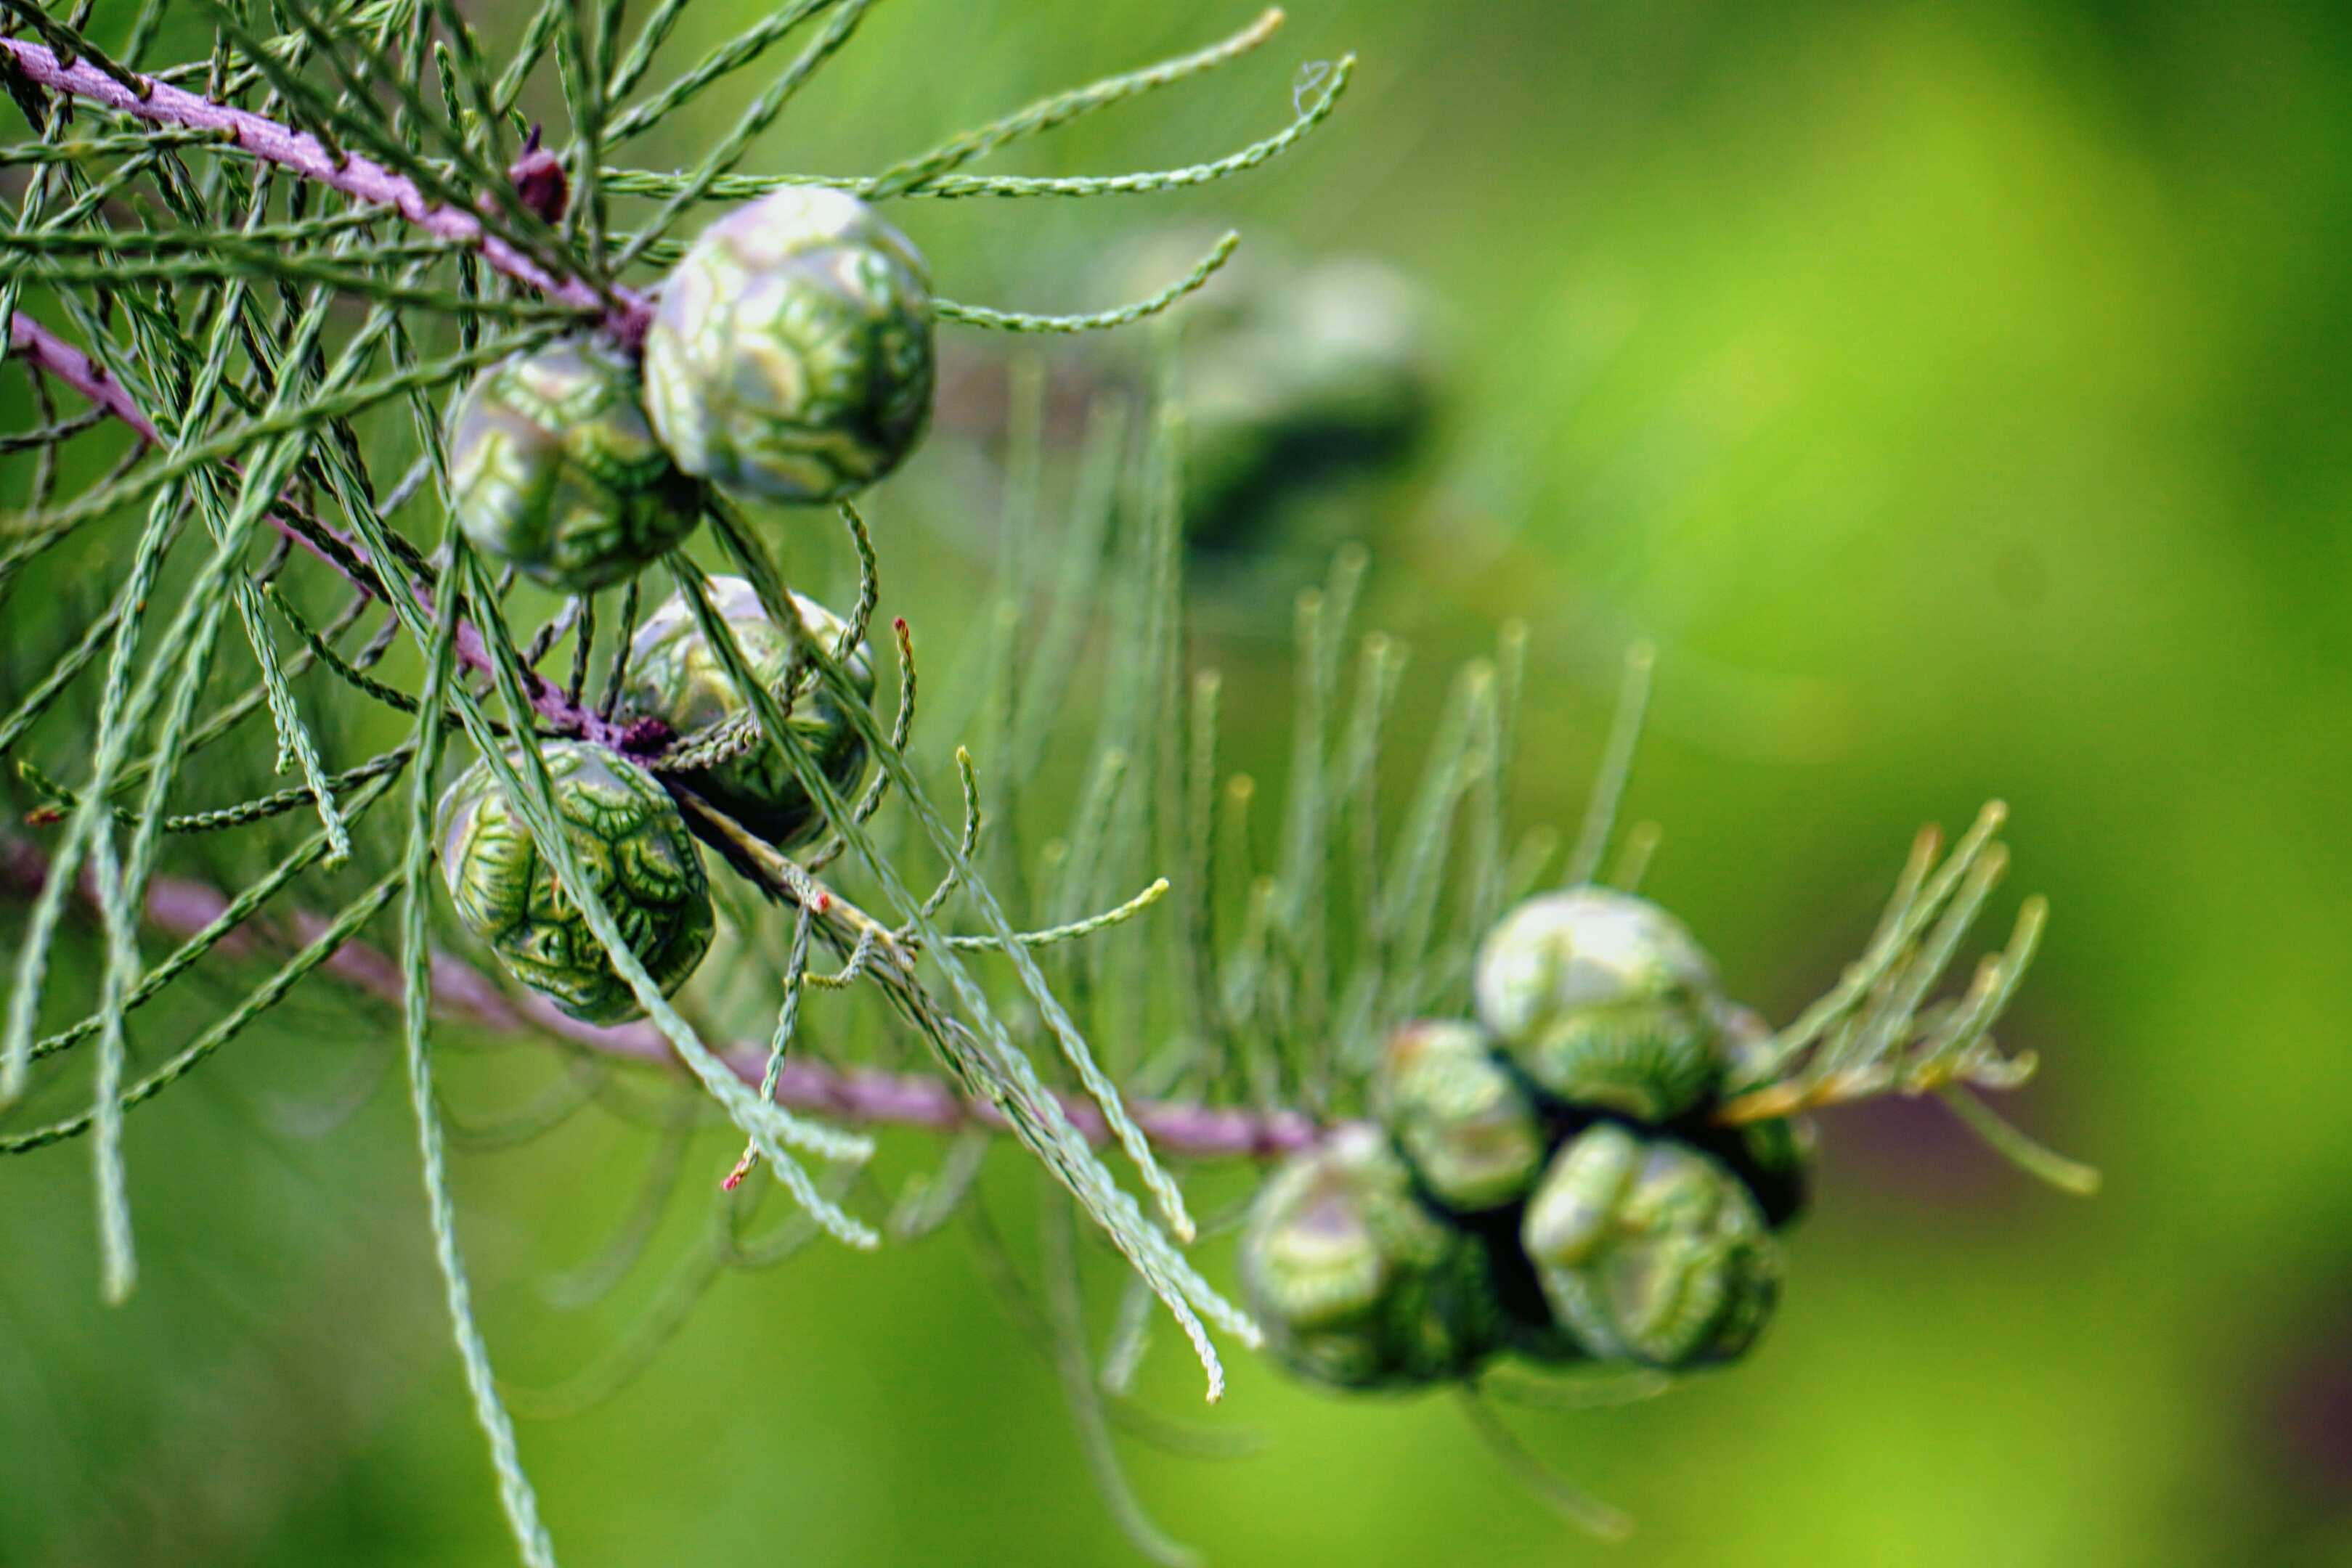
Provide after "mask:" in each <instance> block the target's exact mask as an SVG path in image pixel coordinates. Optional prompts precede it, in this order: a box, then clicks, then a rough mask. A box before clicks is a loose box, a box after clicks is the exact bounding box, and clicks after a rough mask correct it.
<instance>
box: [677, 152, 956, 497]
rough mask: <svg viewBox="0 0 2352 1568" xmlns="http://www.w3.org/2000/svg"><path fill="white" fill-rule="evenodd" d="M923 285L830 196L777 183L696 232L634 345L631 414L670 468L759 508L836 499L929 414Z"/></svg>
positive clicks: (851, 199)
mask: <svg viewBox="0 0 2352 1568" xmlns="http://www.w3.org/2000/svg"><path fill="white" fill-rule="evenodd" d="M936 374H937V367H936V364H935V359H934V352H933V346H932V326H931V298H930V277H929V273H928V272H927V270H926V269H925V267H924V266H923V262H922V258H921V257H920V256H918V255H917V254H916V253H915V248H914V246H911V245H909V244H908V242H907V240H906V237H905V236H904V235H900V234H899V233H898V231H897V230H896V229H894V228H892V227H891V226H890V225H887V224H886V223H884V222H883V221H882V220H881V219H880V218H878V217H877V216H875V214H874V212H873V209H872V208H870V207H868V206H867V205H866V204H865V203H863V202H861V201H859V200H858V199H857V198H856V197H855V196H852V195H849V194H847V193H844V192H841V191H832V190H825V189H823V188H821V187H817V186H805V185H803V186H788V187H786V188H785V189H783V190H781V191H777V192H775V193H773V194H772V195H768V196H764V197H762V198H761V199H760V200H759V201H756V202H753V203H751V204H750V205H748V206H744V207H740V208H738V209H737V210H736V211H734V212H732V213H730V214H728V215H727V216H725V217H723V218H721V219H719V221H718V222H717V223H715V224H712V225H710V226H709V228H707V229H705V230H704V231H703V232H702V235H701V237H700V238H698V239H697V240H696V241H695V243H694V245H693V247H692V248H691V249H689V250H688V252H687V254H686V257H685V259H684V260H682V261H680V262H679V263H678V265H677V269H676V270H675V271H673V272H672V273H671V274H670V276H669V278H668V280H667V282H666V283H665V284H664V285H663V286H662V291H661V298H660V300H659V302H658V304H657V305H656V308H655V311H654V319H653V325H652V327H651V329H649V330H648V331H647V332H646V407H647V410H648V412H649V413H651V414H652V416H653V423H654V427H655V428H656V430H658V431H659V432H660V433H661V438H662V441H663V443H664V444H666V445H667V447H668V448H669V450H670V451H671V453H672V454H673V455H675V456H676V457H677V462H678V465H679V466H680V467H682V468H684V469H685V470H686V471H687V472H688V473H689V474H695V475H699V476H702V477H704V478H707V479H709V480H710V481H711V482H712V483H714V484H717V485H720V486H725V487H727V488H730V489H736V490H741V491H745V492H747V493H749V494H751V495H756V496H763V497H768V498H769V499H771V500H776V501H784V502H793V503H805V502H817V501H831V500H838V499H839V498H841V497H845V496H847V495H850V494H853V493H854V492H856V491H858V490H861V489H863V488H865V487H866V486H868V485H871V484H872V483H874V481H875V480H877V479H879V478H880V477H882V476H884V475H885V474H887V473H888V472H890V470H892V469H893V468H896V467H897V466H898V465H899V464H900V463H901V462H903V461H904V460H905V459H906V456H907V455H908V453H909V452H911V451H913V450H914V448H915V445H916V444H917V443H918V442H919V441H920V440H921V439H922V436H923V432H924V430H925V429H926V428H927V427H928V426H929V423H930V417H931V391H932V385H933V382H934V381H935V379H936Z"/></svg>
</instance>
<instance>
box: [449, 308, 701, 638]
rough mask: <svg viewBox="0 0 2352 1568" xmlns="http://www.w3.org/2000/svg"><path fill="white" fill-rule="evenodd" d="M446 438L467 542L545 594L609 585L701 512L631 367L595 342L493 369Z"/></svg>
mask: <svg viewBox="0 0 2352 1568" xmlns="http://www.w3.org/2000/svg"><path fill="white" fill-rule="evenodd" d="M448 438H449V482H450V488H451V491H452V493H453V495H454V497H455V510H456V512H457V524H458V526H459V527H460V528H464V529H465V530H466V537H467V538H469V539H471V540H473V542H474V544H475V546H476V548H478V549H480V550H481V551H482V552H483V553H484V554H485V555H487V556H489V557H490V558H491V559H495V560H501V561H510V562H512V563H513V564H514V565H515V566H516V567H517V568H519V569H520V570H522V571H524V572H526V573H528V574H529V575H530V576H531V577H533V578H536V579H537V580H540V581H541V582H544V583H546V584H548V585H549V586H550V587H553V588H560V589H563V590H565V591H570V592H574V593H578V592H583V591H590V590H593V589H598V588H603V587H604V586H606V585H607V584H610V583H614V582H618V581H620V580H623V579H625V578H627V577H629V576H631V575H633V574H635V572H637V571H639V570H643V569H644V568H645V567H646V565H647V564H648V563H649V562H651V561H653V560H654V559H656V558H657V557H659V556H660V555H661V554H662V552H663V551H665V550H667V549H669V548H670V547H671V546H673V545H675V544H677V542H678V541H679V540H680V539H683V538H686V537H687V536H688V534H690V533H692V532H693V531H694V527H695V525H696V523H698V522H699V521H700V520H701V517H702V486H701V485H700V483H699V482H698V481H696V480H694V479H692V478H690V477H688V476H687V475H685V474H683V473H681V472H679V470H678V467H677V464H675V463H673V462H672V461H671V460H670V455H669V454H668V453H667V452H666V451H664V450H663V449H662V446H661V444H660V443H659V442H657V441H656V440H655V438H654V431H653V426H652V425H651V424H650V423H647V422H646V413H645V409H644V406H643V404H642V402H640V397H639V390H638V380H637V372H636V369H635V366H634V365H632V364H631V363H630V362H629V361H628V360H627V359H626V358H625V357H624V356H623V355H622V354H621V352H620V350H617V349H614V348H613V347H612V346H611V345H609V344H607V343H604V342H603V341H602V340H597V339H593V338H569V339H566V340H563V341H562V342H558V343H552V344H550V345H549V346H548V347H546V348H543V349H536V350H531V351H530V352H529V353H524V354H517V355H515V356H513V357H512V358H510V359H507V360H503V361H499V363H498V364H495V365H493V366H491V367H490V368H489V369H488V371H484V372H483V373H482V375H481V376H480V378H479V379H478V380H477V381H476V382H474V384H473V385H472V386H470V387H468V388H467V390H466V393H465V395H464V396H463V397H461V398H459V399H458V400H457V406H456V407H455V408H454V409H452V410H451V411H450V414H449V427H448Z"/></svg>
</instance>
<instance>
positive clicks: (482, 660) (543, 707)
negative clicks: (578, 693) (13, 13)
mask: <svg viewBox="0 0 2352 1568" xmlns="http://www.w3.org/2000/svg"><path fill="white" fill-rule="evenodd" d="M7 42H8V40H6V39H5V38H0V44H5V43H7ZM106 79H107V78H103V77H101V78H100V80H101V81H103V80H106ZM8 342H9V350H10V351H11V352H12V353H14V354H16V356H17V357H18V358H20V359H22V360H24V361H26V363H28V364H33V365H37V366H39V367H40V368H41V369H42V370H43V371H47V372H48V373H49V374H50V375H53V376H55V377H56V378H57V379H58V381H60V382H64V383H65V384H66V385H68V386H69V387H71V388H72V389H73V390H74V391H76V392H79V393H80V394H81V395H82V396H84V397H86V398H88V399H89V400H90V402H94V403H97V404H99V405H100V407H102V408H104V409H105V410H106V411H107V412H108V413H111V414H113V415H114V416H115V417H116V418H118V419H120V420H121V421H122V422H123V423H125V424H128V425H129V426H130V427H131V429H132V430H135V431H137V432H138V433H139V435H140V437H141V439H142V440H144V441H146V442H148V443H150V444H160V438H159V437H158V436H157V434H156V431H155V424H154V422H153V421H152V420H151V419H149V418H148V417H147V414H146V413H145V411H144V410H142V409H141V408H140V406H139V405H138V403H137V402H134V401H133V400H132V398H131V393H130V392H129V391H128V390H126V389H125V388H124V387H123V385H122V383H121V382H119V381H117V380H115V379H114V378H113V377H112V376H110V375H109V374H107V372H106V369H105V367H104V366H102V365H100V364H98V363H97V362H96V361H92V360H91V359H90V357H89V355H88V354H85V353H83V352H82V351H81V350H79V349H77V348H75V347H74V346H73V345H72V344H70V343H68V342H67V341H66V340H64V339H62V338H60V337H58V335H57V334H56V333H54V332H52V331H50V330H49V329H47V328H46V327H44V326H42V325H41V324H40V323H39V322H37V321H36V320H34V319H32V318H31V317H29V316H27V315H26V314H25V312H24V311H23V310H22V309H19V310H17V311H16V313H15V314H14V315H13V316H12V317H11V318H10V319H9V322H8ZM269 521H270V523H271V525H272V526H273V527H275V528H277V529H278V532H279V533H281V534H284V535H285V536H286V537H287V538H289V539H292V540H293V541H294V542H295V543H296V544H299V545H300V546H301V547H302V548H303V549H307V550H309V551H310V553H311V554H312V555H314V556H317V557H318V558H319V559H320V560H322V561H325V562H326V563H327V564H328V565H329V566H330V567H331V568H333V569H334V570H335V571H336V572H337V573H338V574H339V575H341V577H342V578H343V579H344V580H346V581H348V582H350V583H351V584H352V586H353V587H354V588H357V589H358V590H360V591H362V592H363V593H371V594H373V593H375V592H376V587H375V585H374V584H373V582H371V581H370V580H368V579H367V578H366V577H365V576H354V575H353V574H352V571H351V570H350V569H349V567H348V566H347V565H346V562H345V560H344V559H338V557H337V556H336V554H335V552H334V551H331V550H329V549H326V548H324V547H323V546H321V545H320V543H319V541H318V540H317V539H315V538H312V537H311V536H310V534H309V533H308V532H306V531H304V530H303V529H301V528H297V527H295V526H294V524H293V523H292V522H291V521H290V520H289V518H288V517H285V516H284V515H282V513H281V512H273V513H272V514H271V515H270V518H269ZM311 526H312V527H313V528H319V529H320V530H321V531H323V532H324V533H326V534H327V535H328V536H329V537H331V538H333V539H334V541H335V543H336V544H337V545H338V546H339V547H340V548H341V549H342V550H343V551H345V552H347V554H348V557H349V559H352V560H356V561H358V562H359V563H360V564H361V566H362V567H363V568H365V569H366V570H368V571H378V570H383V569H382V567H381V566H379V565H378V564H377V563H376V562H375V561H374V560H373V559H371V558H370V557H369V555H368V552H367V548H366V547H365V546H364V545H362V543H361V542H360V541H359V540H358V539H355V538H352V537H351V536H350V535H349V534H346V533H343V532H341V531H340V530H338V529H336V528H332V527H330V526H329V525H328V524H326V523H324V522H322V521H319V520H317V519H311ZM418 594H419V597H420V598H422V599H424V600H425V608H426V611H427V612H428V613H429V612H430V611H431V609H432V602H431V597H430V595H429V594H428V593H426V592H425V591H424V590H423V589H421V588H420V589H419V590H418ZM457 657H458V659H459V660H460V661H461V662H462V663H464V664H466V665H467V667H468V668H471V669H475V670H479V671H482V672H484V673H486V674H487V673H488V672H489V671H490V669H491V664H490V652H489V648H488V644H487V643H484V642H483V641H482V634H481V632H480V630H479V629H478V628H477V627H476V626H474V625H473V624H472V622H465V621H460V622H458V623H457ZM524 674H525V676H526V679H527V680H528V682H529V684H530V700H531V707H532V709H533V711H535V712H536V713H538V715H539V716H541V718H543V719H545V720H547V722H548V723H549V724H550V725H551V726H552V727H554V728H556V729H558V730H561V731H562V732H563V733H564V734H567V735H576V736H578V737H581V738H582V739H583V740H587V741H591V742H593V743H594V744H595V745H598V746H605V747H614V748H616V749H617V748H619V747H620V744H621V741H622V740H623V738H624V737H625V732H626V729H627V727H626V726H625V725H621V724H616V723H614V721H612V720H611V719H608V718H605V717H604V716H601V715H599V714H598V713H597V712H596V711H595V709H593V708H592V707H589V706H586V705H585V704H583V703H575V702H573V701H572V699H571V698H570V697H569V696H567V695H565V694H564V692H563V690H562V688H561V687H559V686H557V685H555V684H554V683H553V682H551V681H546V680H542V679H541V678H540V676H539V675H538V674H536V673H534V672H530V671H525V672H524Z"/></svg>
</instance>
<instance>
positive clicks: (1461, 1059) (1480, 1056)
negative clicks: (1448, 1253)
mask: <svg viewBox="0 0 2352 1568" xmlns="http://www.w3.org/2000/svg"><path fill="white" fill-rule="evenodd" d="M1494 1051H1495V1040H1494V1037H1493V1036H1492V1035H1489V1034H1488V1033H1487V1032H1486V1030H1483V1029H1481V1028H1479V1027H1478V1026H1477V1025H1476V1024H1475V1023H1469V1022H1465V1021H1456V1020H1451V1019H1417V1020H1415V1021H1413V1022H1412V1023H1407V1024H1402V1025H1400V1026H1398V1028H1397V1030H1395V1032H1393V1033H1392V1034H1391V1035H1390V1036H1389V1039H1388V1043H1387V1044H1386V1045H1385V1046H1383V1047H1382V1048H1381V1059H1380V1062H1379V1065H1378V1066H1377V1067H1376V1068H1375V1069H1374V1071H1373V1074H1372V1082H1371V1106H1372V1113H1373V1114H1374V1115H1376V1116H1378V1117H1379V1118H1380V1119H1381V1123H1382V1124H1384V1125H1385V1126H1386V1127H1387V1128H1388V1129H1389V1132H1390V1134H1391V1135H1392V1136H1393V1137H1394V1138H1395V1139H1396V1141H1397V1145H1398V1147H1400V1148H1401V1149H1402V1150H1403V1151H1404V1155H1405V1158H1406V1159H1407V1160H1409V1161H1410V1162H1411V1163H1412V1168H1413V1171H1414V1173H1415V1174H1416V1175H1417V1176H1420V1178H1421V1184H1422V1186H1423V1188H1425V1189H1426V1190H1427V1191H1428V1193H1429V1195H1430V1196H1431V1197H1433V1198H1435V1199H1436V1200H1437V1201H1438V1202H1439V1203H1442V1204H1444V1205H1445V1206H1446V1207H1448V1208H1453V1209H1458V1210H1462V1211H1464V1212H1465V1213H1467V1212H1473V1211H1475V1210H1479V1209H1486V1208H1494V1207H1499V1206H1501V1205H1503V1204H1507V1203H1512V1202H1515V1201H1517V1199H1519V1198H1521V1197H1525V1196H1527V1193H1528V1189H1529V1188H1531V1187H1533V1186H1535V1183H1536V1177H1537V1176H1538V1175H1539V1174H1540V1173H1541V1172H1542V1170H1543V1164H1544V1153H1545V1151H1544V1136H1543V1127H1542V1124H1541V1123H1540V1122H1539V1121H1538V1118H1537V1115H1536V1108H1535V1105H1534V1103H1532V1102H1531V1101H1530V1100H1529V1099H1528V1094H1527V1092H1526V1091H1525V1090H1524V1089H1522V1088H1520V1087H1519V1084H1518V1082H1517V1080H1515V1079H1514V1078H1512V1076H1511V1074H1510V1072H1509V1071H1507V1069H1506V1068H1504V1067H1503V1065H1502V1064H1501V1063H1500V1062H1498V1061H1496V1060H1495V1054H1494Z"/></svg>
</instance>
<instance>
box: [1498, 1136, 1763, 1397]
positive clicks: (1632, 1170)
mask: <svg viewBox="0 0 2352 1568" xmlns="http://www.w3.org/2000/svg"><path fill="white" fill-rule="evenodd" d="M1520 1240H1521V1242H1522V1244H1523V1245H1524V1246H1525V1247H1526V1249H1527V1254H1528V1260H1529V1261H1530V1262H1532V1263H1533V1264H1534V1265H1535V1269H1536V1277H1537V1279H1538V1281H1541V1283H1542V1286H1543V1292H1544V1297H1545V1299H1546V1300H1547V1301H1549V1303H1550V1304H1551V1310H1552V1315H1553V1317H1554V1318H1555V1319H1556V1320H1557V1321H1558V1322H1559V1325H1560V1327H1561V1328H1562V1329H1564V1330H1566V1331H1567V1333H1569V1335H1570V1337H1571V1338H1572V1339H1574V1340H1575V1341H1576V1342H1577V1343H1578V1344H1579V1345H1580V1347H1581V1348H1582V1349H1583V1350H1584V1351H1585V1352H1586V1353H1587V1354H1590V1355H1591V1356H1592V1357H1593V1358H1594V1359H1596V1360H1601V1361H1632V1362H1638V1363H1640V1364H1643V1365H1645V1366H1655V1367H1663V1368H1666V1369H1668V1370H1672V1369H1675V1368H1680V1367H1690V1366H1703V1365H1706V1364H1713V1363H1719V1362H1726V1361H1731V1360H1734V1359H1736V1358H1737V1357H1738V1356H1739V1355H1741V1354H1744V1353H1745V1352H1746V1351H1747V1350H1748V1347H1749V1346H1750V1345H1751V1344H1753V1343H1755V1341H1756V1337H1757V1335H1758V1334H1759V1333H1761V1332H1762V1330H1763V1327H1764V1324H1765V1322H1767V1321H1768V1320H1769V1318H1770V1316H1771V1313H1772V1306H1773V1302H1774V1301H1775V1300H1776V1299H1777V1297H1778V1296H1779V1293H1780V1267H1781V1265H1780V1247H1779V1245H1778V1244H1777V1243H1776V1242H1775V1241H1774V1240H1773V1239H1772V1238H1771V1236H1770V1235H1769V1233H1768V1232H1767V1231H1766V1229H1765V1227H1764V1217H1763V1215H1762V1214H1761V1213H1759V1211H1758V1209H1757V1207H1756V1201H1755V1199H1754V1198H1753V1197H1750V1196H1749V1195H1748V1189H1747V1187H1746V1186H1743V1185H1742V1184H1741V1182H1740V1181H1739V1179H1738V1177H1737V1176H1733V1175H1732V1174H1731V1173H1730V1172H1729V1171H1728V1170H1726V1169H1725V1168H1724V1167H1723V1166H1721V1165H1720V1164H1718V1163H1717V1161H1715V1160H1714V1159H1712V1158H1710V1157H1708V1156H1707V1155H1703V1154H1701V1153H1699V1152H1698V1151H1697V1150H1696V1149H1693V1148H1690V1147H1688V1146H1687V1145H1684V1144H1681V1143H1678V1142H1676V1141H1675V1140H1673V1139H1670V1138H1659V1139H1654V1140H1652V1139H1643V1138H1641V1137H1639V1136H1637V1135H1635V1134H1633V1132H1631V1131H1629V1130H1628V1129H1626V1128H1624V1127H1622V1126H1619V1125H1617V1124H1613V1123H1601V1124H1597V1125H1594V1126H1592V1127H1590V1128H1587V1129H1586V1130H1585V1131H1584V1132H1583V1133H1582V1134H1579V1135H1578V1136H1577V1137H1576V1138H1574V1139H1572V1140H1570V1142H1569V1143H1567V1144H1566V1145H1562V1146H1561V1148H1560V1150H1559V1153H1558V1154H1557V1155H1554V1156H1553V1158H1552V1162H1551V1166H1550V1167H1549V1169H1548V1170H1547V1171H1546V1172H1545V1173H1544V1178H1543V1182H1542V1184H1541V1185H1540V1186H1538V1187H1537V1189H1536V1195H1535V1197H1533V1198H1532V1199H1531V1200H1530V1201H1529V1202H1528V1210H1527V1214H1526V1217H1525V1218H1524V1219H1523V1221H1522V1222H1521V1226H1520Z"/></svg>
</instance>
